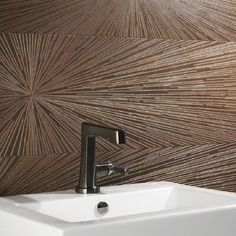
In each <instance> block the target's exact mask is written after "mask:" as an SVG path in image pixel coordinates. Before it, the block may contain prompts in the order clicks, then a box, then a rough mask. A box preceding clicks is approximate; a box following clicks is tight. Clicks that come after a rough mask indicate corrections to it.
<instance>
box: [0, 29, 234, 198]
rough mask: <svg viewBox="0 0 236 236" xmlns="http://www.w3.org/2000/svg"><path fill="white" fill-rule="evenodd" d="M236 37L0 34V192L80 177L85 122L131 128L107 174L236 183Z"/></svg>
mask: <svg viewBox="0 0 236 236" xmlns="http://www.w3.org/2000/svg"><path fill="white" fill-rule="evenodd" d="M235 65H236V43H234V42H224V43H223V42H214V41H212V42H211V41H194V40H191V41H178V40H158V39H130V38H109V37H90V36H58V35H40V34H5V33H2V34H1V35H0V79H1V83H0V146H1V148H0V156H1V157H2V159H0V160H1V161H0V194H2V195H7V194H17V193H23V192H38V191H48V190H55V189H64V188H68V187H73V186H75V184H76V182H77V180H78V169H79V152H80V125H81V122H82V121H88V122H93V123H99V124H108V125H111V126H117V127H122V128H125V129H126V130H127V145H122V146H114V145H111V144H109V143H107V142H106V141H104V140H101V139H99V141H98V152H99V159H100V160H103V159H111V160H112V161H116V162H117V163H119V164H122V165H125V166H128V167H130V168H131V175H130V176H128V177H124V178H120V177H119V178H118V177H116V176H114V177H112V178H109V179H107V178H106V179H104V180H101V181H102V182H103V183H106V184H109V183H120V182H125V183H126V182H142V181H150V180H171V181H175V182H181V183H189V184H194V185H199V186H207V187H212V188H218V189H223V190H230V191H236V178H235V177H236V176H235V175H236V171H235V168H236V155H235V150H236V149H235V139H236V111H235V109H236V96H235V94H236V91H235V90H236V73H235Z"/></svg>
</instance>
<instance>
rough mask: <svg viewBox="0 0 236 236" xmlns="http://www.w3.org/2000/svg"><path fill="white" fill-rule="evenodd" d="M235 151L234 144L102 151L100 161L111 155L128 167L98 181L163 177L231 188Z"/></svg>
mask: <svg viewBox="0 0 236 236" xmlns="http://www.w3.org/2000/svg"><path fill="white" fill-rule="evenodd" d="M235 152H236V145H235V143H228V144H220V145H207V144H206V145H201V146H181V147H168V148H164V149H155V148H154V149H148V150H147V149H146V150H129V152H127V151H122V150H121V151H118V152H117V151H110V152H103V153H101V154H100V156H99V160H100V161H104V160H106V159H108V158H109V157H112V158H113V162H116V163H118V164H120V165H122V166H128V167H129V168H130V175H129V176H127V177H120V176H119V175H116V176H110V177H105V178H102V179H100V183H102V184H105V185H107V184H117V183H118V184H120V183H130V182H132V183H133V182H146V181H153V180H158V181H160V180H163V181H173V182H177V183H187V184H190V185H194V186H201V187H208V188H215V189H221V190H226V191H235V189H236V183H235V178H236V172H235V166H236V158H235Z"/></svg>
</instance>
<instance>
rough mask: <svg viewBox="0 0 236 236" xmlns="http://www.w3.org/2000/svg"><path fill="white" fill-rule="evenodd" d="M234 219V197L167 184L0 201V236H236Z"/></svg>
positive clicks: (48, 194)
mask: <svg viewBox="0 0 236 236" xmlns="http://www.w3.org/2000/svg"><path fill="white" fill-rule="evenodd" d="M99 202H105V203H107V205H108V208H100V209H98V208H97V206H98V203H99ZM235 219H236V194H234V193H227V192H220V191H214V190H207V189H202V188H196V187H190V186H185V185H180V184H174V183H168V182H156V183H145V184H132V185H120V186H111V187H103V188H101V193H99V194H88V195H82V194H76V193H75V192H74V191H73V190H71V191H63V192H54V193H42V194H30V195H20V196H14V197H4V198H0V235H1V236H79V235H83V236H93V235H94V236H108V235H109V236H110V235H113V236H120V235H127V236H235V235H236V224H235Z"/></svg>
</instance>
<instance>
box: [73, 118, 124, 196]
mask: <svg viewBox="0 0 236 236" xmlns="http://www.w3.org/2000/svg"><path fill="white" fill-rule="evenodd" d="M81 135H82V136H81V163H80V179H79V185H78V186H77V187H76V192H77V193H98V192H99V191H100V189H99V186H97V182H96V179H97V175H110V174H111V173H113V172H119V173H121V174H123V175H126V174H127V173H128V171H127V169H124V168H122V167H117V166H115V165H113V164H112V163H109V162H108V163H106V164H100V165H97V162H96V137H97V136H100V137H103V138H105V139H107V140H109V141H110V142H111V143H114V144H122V143H125V131H124V130H123V129H114V128H109V127H103V126H99V125H93V124H89V123H82V126H81Z"/></svg>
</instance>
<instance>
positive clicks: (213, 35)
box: [0, 0, 236, 41]
mask: <svg viewBox="0 0 236 236" xmlns="http://www.w3.org/2000/svg"><path fill="white" fill-rule="evenodd" d="M235 29H236V2H235V0H212V1H208V0H119V1H118V0H67V1H64V0H37V1H35V0H1V2H0V31H2V32H3V31H4V32H28V33H57V34H80V35H81V34H83V35H101V36H118V37H138V38H142V37H147V38H150V37H153V38H163V39H185V40H186V39H199V40H221V41H235V40H236V30H235Z"/></svg>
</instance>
